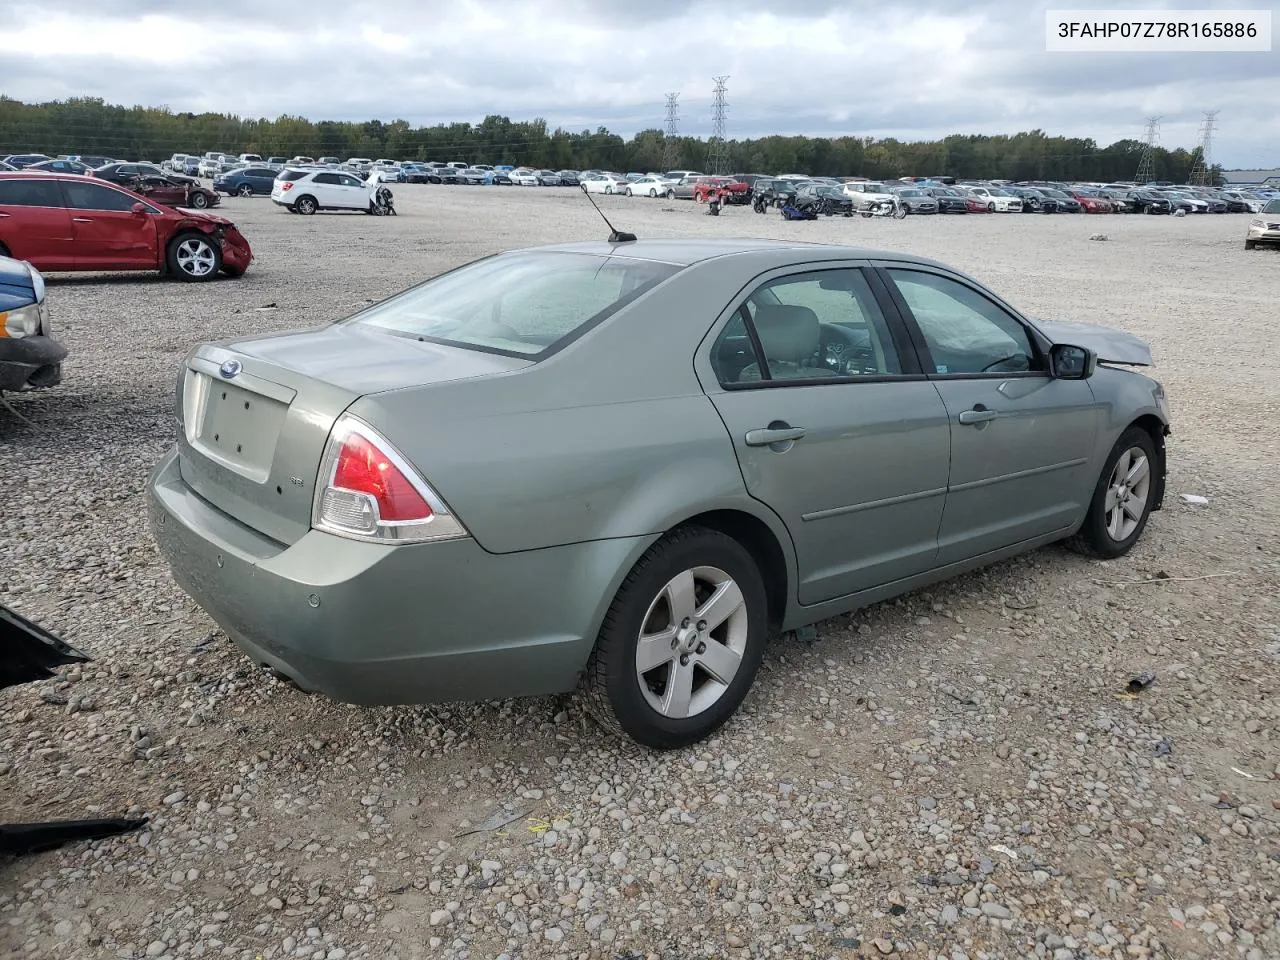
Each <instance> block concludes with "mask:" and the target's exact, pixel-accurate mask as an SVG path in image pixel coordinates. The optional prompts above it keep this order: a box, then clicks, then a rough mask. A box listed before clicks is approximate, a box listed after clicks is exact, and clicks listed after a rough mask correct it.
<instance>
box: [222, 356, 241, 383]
mask: <svg viewBox="0 0 1280 960" xmlns="http://www.w3.org/2000/svg"><path fill="white" fill-rule="evenodd" d="M239 372H240V361H239V360H228V361H227V362H226V363H224V364H223V365H222V366H220V367H219V368H218V373H220V374H222V378H223V379H224V380H230V379H231V378H232V377H234V376H235V375H236V374H237V373H239Z"/></svg>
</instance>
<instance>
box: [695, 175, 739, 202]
mask: <svg viewBox="0 0 1280 960" xmlns="http://www.w3.org/2000/svg"><path fill="white" fill-rule="evenodd" d="M717 195H718V196H720V197H721V198H722V199H723V200H724V201H725V202H726V203H748V202H750V200H751V184H749V183H744V182H743V181H741V180H737V179H735V178H734V177H699V178H698V179H697V180H695V181H694V183H693V199H694V200H696V201H697V202H698V203H707V202H708V201H709V200H710V199H711V198H712V197H714V196H717Z"/></svg>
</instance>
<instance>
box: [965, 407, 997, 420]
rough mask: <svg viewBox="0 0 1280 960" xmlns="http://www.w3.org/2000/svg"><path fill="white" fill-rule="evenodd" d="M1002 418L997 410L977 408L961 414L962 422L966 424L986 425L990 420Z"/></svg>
mask: <svg viewBox="0 0 1280 960" xmlns="http://www.w3.org/2000/svg"><path fill="white" fill-rule="evenodd" d="M998 416H1000V414H999V413H997V412H996V411H995V410H988V409H986V408H985V407H982V406H977V407H974V408H973V409H972V410H965V411H963V412H962V413H961V414H960V422H961V423H966V424H974V423H986V422H987V421H988V420H994V419H995V418H996V417H998Z"/></svg>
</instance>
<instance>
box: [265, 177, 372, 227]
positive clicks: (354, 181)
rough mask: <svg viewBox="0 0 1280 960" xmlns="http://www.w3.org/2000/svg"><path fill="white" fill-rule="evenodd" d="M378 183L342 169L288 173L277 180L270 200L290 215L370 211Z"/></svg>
mask: <svg viewBox="0 0 1280 960" xmlns="http://www.w3.org/2000/svg"><path fill="white" fill-rule="evenodd" d="M376 187H377V184H376V183H374V184H370V183H368V182H366V181H364V180H361V179H360V178H359V177H357V176H353V175H352V174H350V173H343V172H342V171H341V170H285V171H283V172H281V173H280V175H279V176H277V177H276V181H275V184H274V185H273V186H272V188H271V199H272V201H274V202H275V203H277V204H279V205H280V206H282V207H286V208H288V210H289V212H290V213H301V214H306V215H308V216H309V215H311V214H313V213H315V212H316V211H317V210H368V209H369V204H370V201H371V199H372V197H373V191H374V189H375V188H376Z"/></svg>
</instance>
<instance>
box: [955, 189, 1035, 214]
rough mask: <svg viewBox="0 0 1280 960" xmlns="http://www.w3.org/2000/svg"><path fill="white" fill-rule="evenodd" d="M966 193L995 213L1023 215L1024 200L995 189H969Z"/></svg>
mask: <svg viewBox="0 0 1280 960" xmlns="http://www.w3.org/2000/svg"><path fill="white" fill-rule="evenodd" d="M966 192H967V193H968V194H969V196H971V197H976V198H977V199H978V200H979V201H981V202H982V203H983V204H985V205H986V208H987V209H988V210H990V211H992V212H993V213H1021V212H1022V198H1021V197H1015V196H1014V195H1013V194H1011V193H1005V192H1004V191H1003V190H1000V189H997V188H995V187H968V188H967V190H966Z"/></svg>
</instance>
